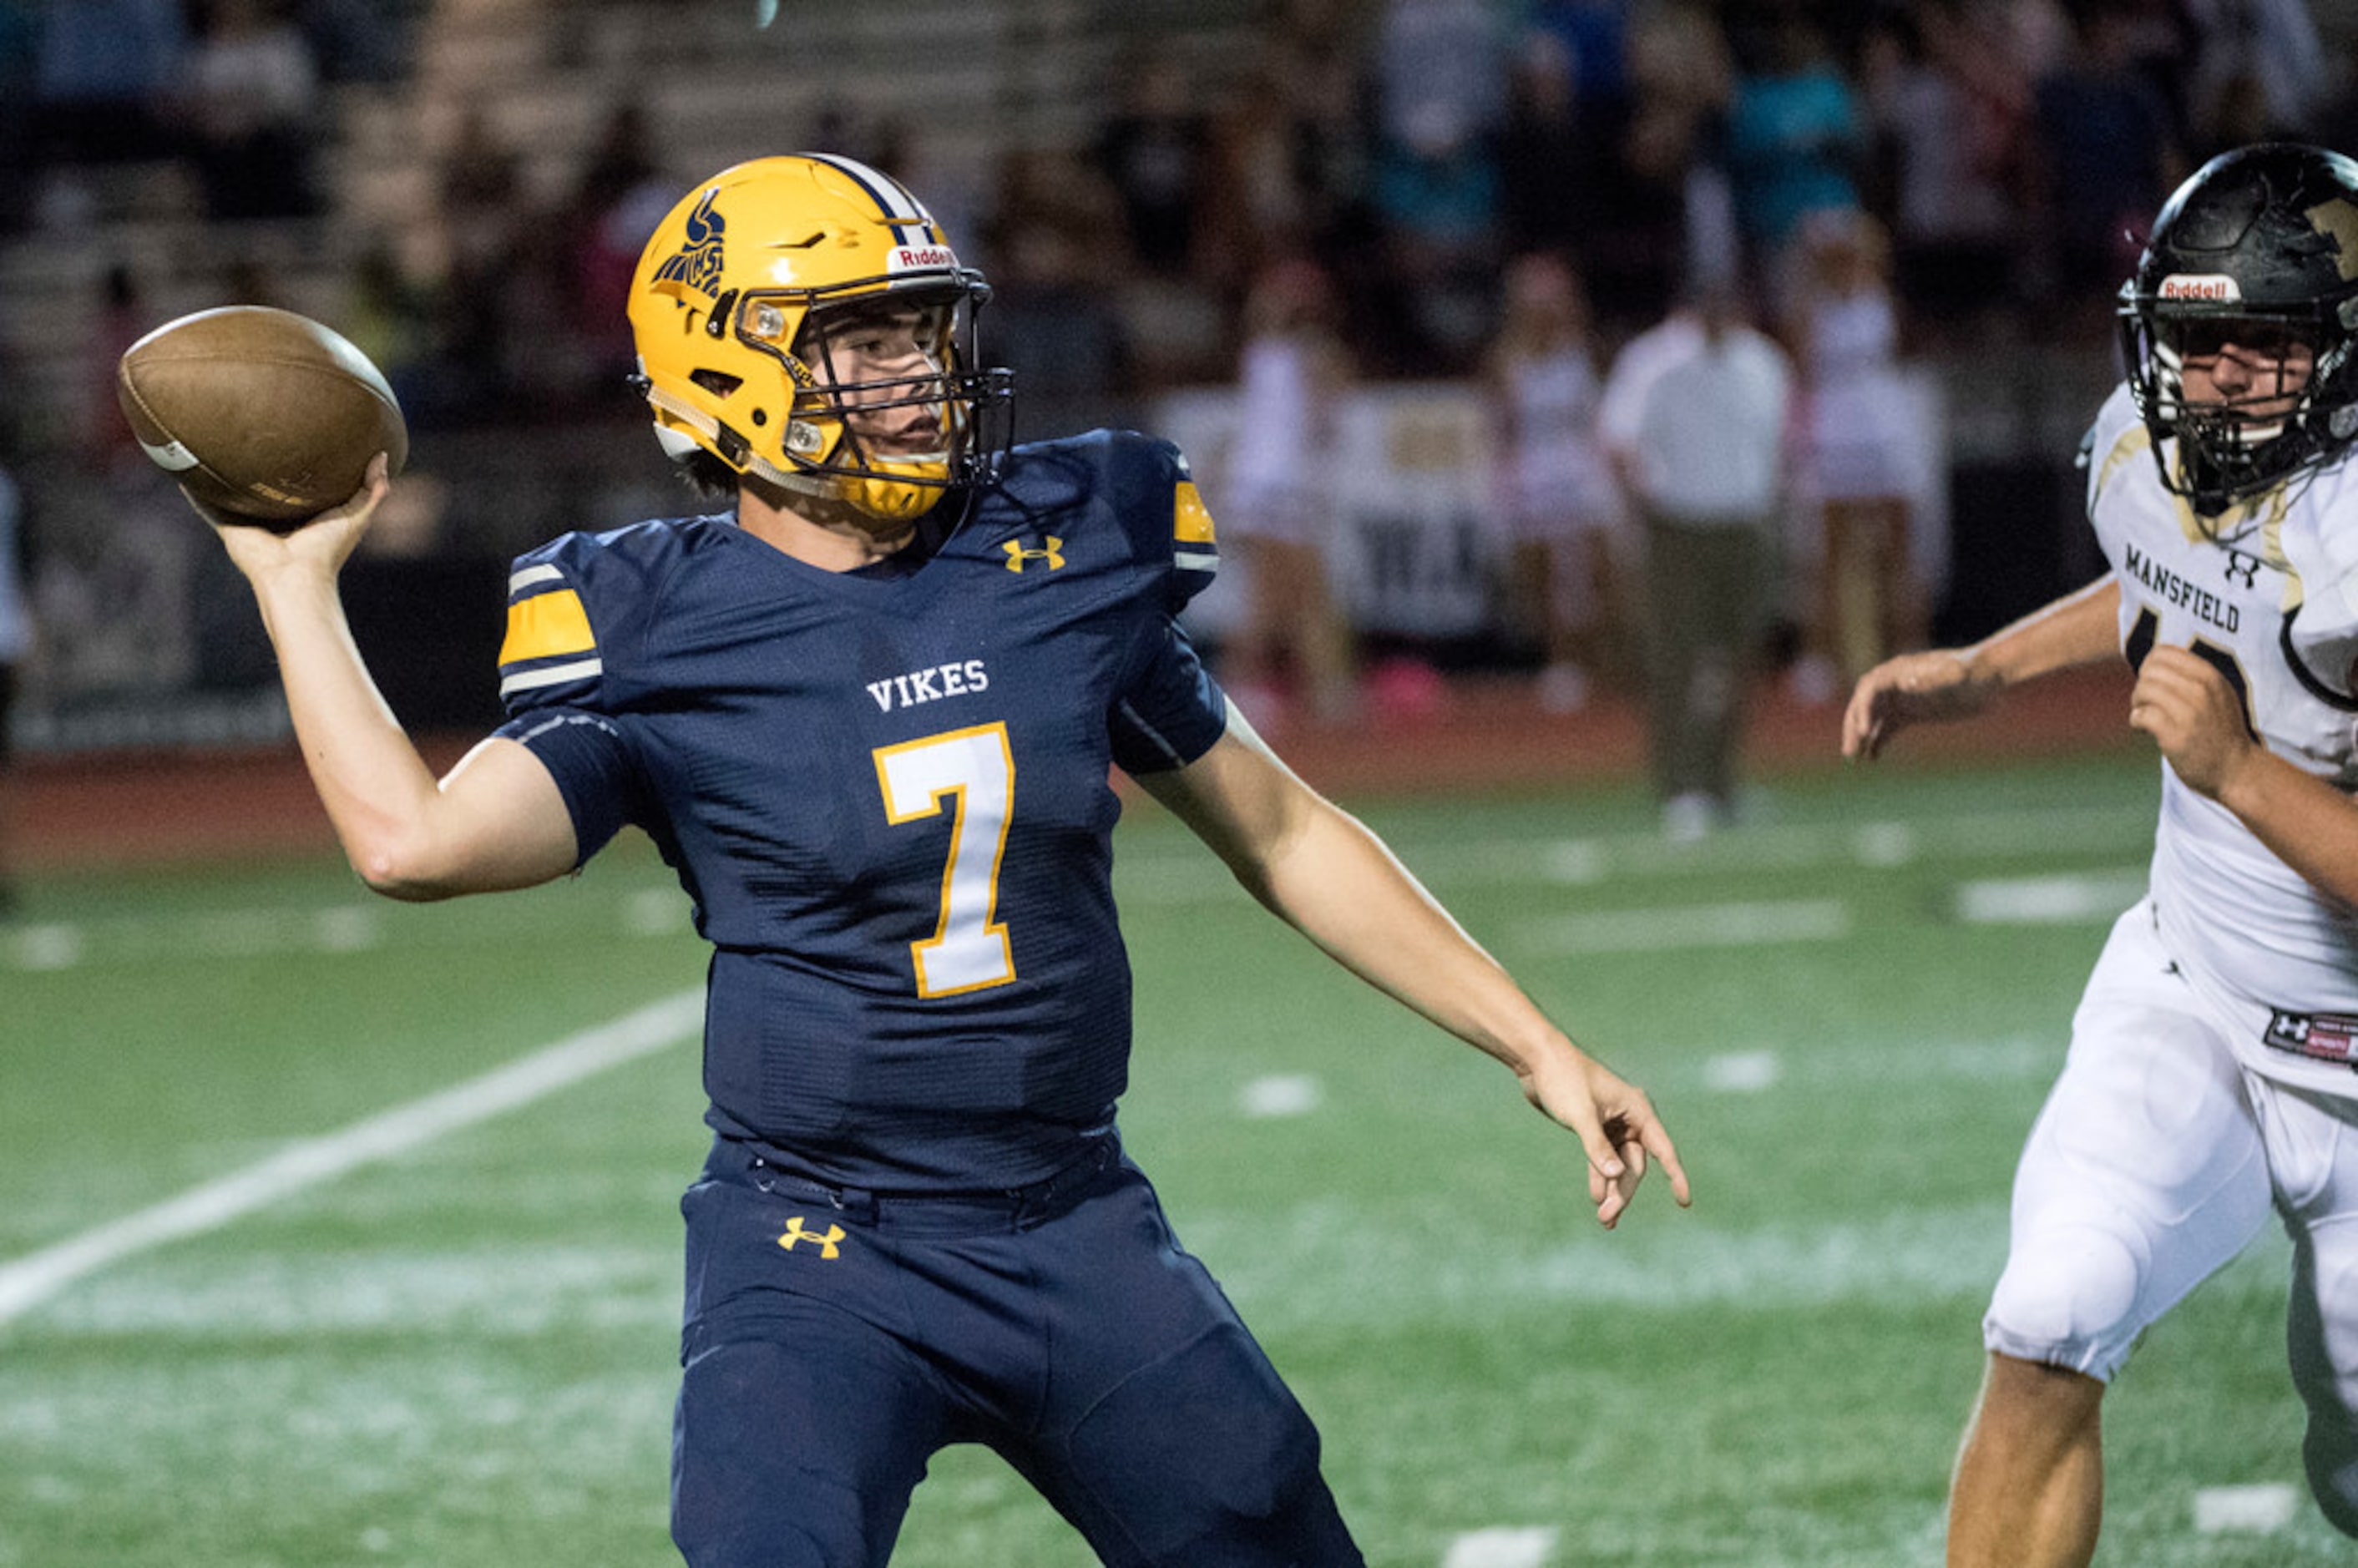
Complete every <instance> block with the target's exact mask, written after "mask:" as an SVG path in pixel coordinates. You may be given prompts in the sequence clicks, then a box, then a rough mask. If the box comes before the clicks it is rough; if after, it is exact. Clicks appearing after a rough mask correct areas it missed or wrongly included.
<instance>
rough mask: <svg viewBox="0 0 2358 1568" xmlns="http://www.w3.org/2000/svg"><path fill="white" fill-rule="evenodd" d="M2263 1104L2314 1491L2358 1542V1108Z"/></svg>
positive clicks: (2309, 1101) (2281, 1091) (2287, 1100)
mask: <svg viewBox="0 0 2358 1568" xmlns="http://www.w3.org/2000/svg"><path fill="white" fill-rule="evenodd" d="M2257 1099H2258V1103H2259V1106H2260V1108H2261V1115H2262V1120H2263V1122H2264V1124H2265V1126H2266V1134H2267V1143H2268V1157H2269V1162H2270V1165H2271V1168H2272V1169H2273V1170H2274V1172H2275V1175H2276V1184H2277V1203H2278V1206H2280V1208H2281V1209H2282V1211H2283V1214H2284V1221H2285V1229H2286V1230H2287V1232H2288V1234H2289V1235H2290V1236H2291V1238H2292V1242H2293V1281H2292V1295H2291V1302H2290V1306H2289V1309H2288V1314H2287V1340H2288V1349H2289V1351H2290V1359H2291V1364H2292V1375H2293V1383H2294V1385H2295V1386H2296V1387H2297V1388H2298V1389H2299V1390H2300V1396H2301V1401H2302V1403H2303V1404H2305V1405H2306V1406H2307V1407H2308V1410H2309V1430H2308V1436H2307V1440H2306V1442H2305V1444H2304V1445H2303V1452H2304V1457H2305V1458H2306V1460H2307V1463H2308V1468H2309V1484H2310V1487H2311V1488H2312V1489H2313V1490H2314V1491H2315V1492H2316V1494H2317V1498H2318V1502H2319V1504H2320V1507H2322V1508H2323V1509H2324V1510H2325V1512H2326V1515H2327V1517H2328V1518H2330V1519H2332V1520H2333V1521H2334V1523H2335V1524H2337V1525H2338V1526H2340V1527H2341V1528H2342V1530H2346V1531H2350V1532H2352V1533H2353V1534H2358V1102H2353V1101H2352V1100H2349V1099H2343V1098H2330V1097H2326V1096H2312V1095H2308V1094H2304V1093H2301V1092H2299V1091H2298V1090H2293V1089H2288V1088H2283V1087H2277V1086H2273V1085H2262V1086H2261V1087H2259V1089H2258V1091H2257Z"/></svg>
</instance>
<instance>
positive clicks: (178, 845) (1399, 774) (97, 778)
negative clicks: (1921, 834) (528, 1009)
mask: <svg viewBox="0 0 2358 1568" xmlns="http://www.w3.org/2000/svg"><path fill="white" fill-rule="evenodd" d="M2128 690H2129V676H2128V672H2127V671H2126V670H2125V669H2120V670H2111V669H2107V670H2103V671H2098V672H2094V673H2092V674H2082V675H2074V676H2065V677H2058V678H2056V679H2054V680H2052V681H2050V682H2049V683H2047V684H2046V685H2045V686H2044V687H2040V688H2039V690H2037V691H2035V692H2031V693H2026V694H2022V695H2019V696H2017V698H2016V699H2015V700H2014V701H2013V702H2012V703H2011V704H2009V705H2008V706H2007V707H2006V708H2005V709H2004V710H2003V711H2002V712H2000V713H1999V714H1996V715H1995V716H1992V717H1989V718H1985V719H1977V720H1974V722H1972V723H1968V724H1958V725H1952V726H1948V727H1945V728H1942V729H1937V730H1921V731H1915V732H1911V733H1910V734H1909V735H1908V736H1907V737H1906V738H1905V739H1903V740H1902V741H1900V742H1899V743H1898V747H1897V748H1896V750H1895V752H1894V756H1893V760H1892V761H1891V762H1887V764H1885V765H1887V766H1910V765H1916V764H1920V763H1942V764H1953V763H1956V762H1998V761H2003V760H2005V759H2006V758H2009V757H2028V756H2050V755H2062V754H2067V753H2071V752H2093V751H2117V750H2123V749H2136V748H2138V747H2142V746H2143V745H2145V744H2146V742H2145V741H2144V740H2143V738H2142V737H2140V736H2137V735H2136V734H2134V733H2132V732H2131V731H2130V730H2128V728H2127V719H2126V715H2127V711H2128ZM1840 722H1841V708H1840V707H1839V706H1836V705H1823V706H1811V705H1804V704H1800V703H1796V702H1794V701H1792V700H1791V699H1790V698H1788V697H1784V696H1783V695H1781V694H1764V695H1763V697H1762V698H1761V699H1760V701H1759V703H1758V707H1757V708H1756V710H1755V714H1754V718H1753V720H1752V724H1751V728H1750V731H1749V735H1748V738H1747V748H1746V751H1747V766H1748V768H1749V769H1751V770H1752V771H1753V772H1755V773H1759V774H1764V775H1774V774H1779V773H1785V774H1790V773H1796V772H1803V771H1816V772H1825V771H1830V770H1833V769H1835V768H1838V767H1840V766H1841V765H1842V764H1841V762H1840V760H1839V758H1838V757H1837V756H1836V754H1835V752H1836V746H1837V743H1838V742H1837V737H1838V733H1839V726H1840ZM1265 729H1266V730H1268V732H1269V734H1270V738H1271V741H1272V742H1273V743H1274V744H1275V745H1276V746H1277V748H1278V749H1279V751H1281V752H1282V753H1283V754H1284V755H1285V757H1286V759H1287V760H1288V761H1289V762H1292V763H1293V767H1294V768H1295V770H1296V771H1298V772H1299V773H1302V775H1303V777H1304V778H1306V779H1308V780H1309V781H1310V782H1311V783H1312V784H1315V785H1317V786H1318V787H1319V788H1320V789H1323V790H1325V791H1326V792H1328V793H1329V794H1333V795H1346V796H1347V795H1374V794H1387V793H1389V794H1403V793H1424V792H1434V791H1443V790H1455V791H1480V790H1513V789H1531V788H1540V787H1545V786H1547V785H1550V784H1561V783H1564V782H1567V781H1581V782H1594V781H1599V780H1611V779H1626V780H1634V779H1637V778H1639V777H1642V776H1643V773H1644V768H1645V730H1644V725H1643V722H1642V719H1641V717H1640V715H1639V713H1638V712H1637V711H1635V710H1634V709H1632V708H1628V707H1626V706H1622V705H1617V704H1610V703H1606V704H1598V705H1596V706H1594V707H1592V708H1588V709H1586V710H1585V711H1583V712H1580V713H1576V714H1572V715H1567V716H1561V717H1558V716H1551V715H1547V714H1543V713H1541V711H1539V709H1538V708H1536V707H1535V706H1534V705H1533V704H1532V702H1531V699H1530V697H1529V696H1528V695H1527V693H1526V691H1525V689H1524V688H1523V687H1521V686H1520V685H1518V684H1501V683H1482V684H1464V685H1459V686H1457V687H1453V688H1451V689H1450V691H1449V692H1448V694H1447V696H1446V697H1445V698H1444V700H1443V702H1442V703H1441V705H1440V706H1439V708H1438V709H1437V710H1436V711H1434V712H1432V713H1430V714H1426V715H1422V716H1400V717H1390V718H1388V717H1385V716H1383V715H1380V714H1378V715H1374V716H1371V717H1369V718H1368V719H1363V720H1361V721H1359V722H1357V723H1355V724H1352V725H1348V726H1313V725H1303V726H1295V727H1280V726H1265ZM466 744H467V740H466V738H463V737H462V738H435V739H431V740H429V741H427V742H426V744H425V746H424V750H425V751H426V752H427V757H428V760H429V761H431V762H434V763H435V765H436V766H437V767H438V768H441V767H447V766H448V765H449V763H450V762H454V761H456V760H457V758H458V756H459V754H460V752H461V751H463V750H464V748H465V745H466ZM15 794H16V804H15V809H14V811H13V813H12V816H13V817H14V825H13V831H12V834H11V838H12V839H13V849H14V852H13V855H12V856H11V858H12V859H13V860H15V862H16V864H17V865H18V866H19V867H20V868H22V869H24V870H26V871H36V872H58V871H78V870H86V869H93V868H99V867H119V866H149V865H181V864H191V863H203V862H208V861H213V862H218V861H221V860H243V859H252V858H260V857H282V856H290V855H304V854H315V853H319V852H321V851H325V850H328V849H332V848H333V846H334V838H333V836H332V835H331V834H330V831H329V827H328V821H327V817H326V815H325V814H324V813H323V812H322V811H321V810H320V807H319V802H318V800H317V798H316V797H315V796H314V795H312V793H311V786H310V783H309V781H308V778H307V777H306V776H305V774H304V772H303V766H302V760H301V758H300V757H299V756H298V755H297V752H295V750H294V748H293V747H292V746H291V745H290V746H287V747H283V748H269V749H263V750H245V751H238V752H167V753H142V754H135V755H125V754H123V753H104V754H97V755H89V756H78V757H61V758H44V757H28V758H25V759H22V760H21V762H20V764H19V766H18V769H17V778H16V790H15Z"/></svg>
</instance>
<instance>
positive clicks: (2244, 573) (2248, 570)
mask: <svg viewBox="0 0 2358 1568" xmlns="http://www.w3.org/2000/svg"><path fill="white" fill-rule="evenodd" d="M2227 580H2228V581H2229V582H2238V581H2240V582H2241V583H2242V584H2243V585H2244V587H2245V588H2257V587H2258V586H2259V582H2260V557H2257V556H2247V555H2245V554H2244V552H2243V551H2241V550H2230V551H2228V552H2227Z"/></svg>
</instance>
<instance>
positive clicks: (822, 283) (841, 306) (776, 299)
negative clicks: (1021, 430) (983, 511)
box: [630, 153, 1012, 523]
mask: <svg viewBox="0 0 2358 1568" xmlns="http://www.w3.org/2000/svg"><path fill="white" fill-rule="evenodd" d="M989 297H990V286H989V285H988V284H987V283H985V282H984V281H983V277H982V274H981V273H979V272H978V271H976V270H975V269H974V268H972V267H965V266H960V265H958V261H957V256H956V255H955V254H952V252H951V250H950V247H949V242H948V241H947V240H946V238H945V237H944V236H943V234H942V231H941V228H940V226H939V225H938V224H936V222H934V220H933V217H932V215H931V214H930V213H928V212H927V211H925V204H924V203H922V202H920V201H919V200H917V199H916V198H915V197H914V196H912V195H911V194H910V193H909V191H908V190H907V189H906V188H905V187H903V185H901V183H900V182H899V181H897V180H895V179H892V178H890V177H889V176H887V175H883V174H880V173H878V172H877V171H876V170H874V169H872V168H868V167H867V166H866V165H864V164H860V163H856V162H854V161H853V160H852V159H850V158H847V157H834V156H832V155H830V154H826V153H798V154H795V155H793V156H791V157H769V158H758V159H755V160H754V161H752V162H750V163H741V164H739V165H737V166H736V167H735V168H729V169H724V170H723V171H722V172H720V173H719V174H717V175H714V176H713V177H712V178H710V179H708V180H706V181H704V182H703V183H702V184H700V185H698V187H697V188H696V189H693V190H691V191H689V192H688V193H687V196H685V197H683V198H681V200H680V201H679V203H678V205H676V206H675V207H674V208H673V209H672V210H671V211H670V212H669V213H668V214H667V215H666V216H665V219H664V221H663V222H662V223H661V224H660V225H659V226H658V227H657V228H656V230H655V232H654V237H653V238H651V239H649V240H648V241H647V245H646V249H645V251H644V253H642V254H641V255H640V257H639V265H638V270H637V272H636V273H635V274H634V275H633V277H632V279H631V300H630V317H631V332H632V335H633V339H634V340H635V341H636V345H637V350H638V360H639V378H638V384H639V387H640V390H641V391H642V392H644V394H645V395H646V399H647V402H648V404H649V406H652V407H653V408H654V424H655V437H656V438H657V439H658V440H659V441H661V442H662V443H663V447H664V450H665V452H667V453H668V454H670V455H671V457H672V458H673V459H674V460H679V461H685V460H687V459H688V458H690V457H692V456H693V455H694V454H695V453H696V452H698V451H699V450H701V451H706V452H709V453H711V454H712V455H713V456H714V457H716V458H718V459H719V460H720V461H721V462H722V463H724V464H726V465H727V466H728V468H729V469H730V470H731V471H733V472H735V473H738V474H752V475H754V476H756V477H758V478H761V479H763V480H766V481H769V482H771V483H773V484H774V485H777V486H779V487H780V488H782V489H784V490H786V491H788V492H792V493H795V494H802V495H811V496H817V497H820V498H824V499H827V500H831V501H838V502H843V503H849V505H851V506H852V507H854V508H856V509H857V510H858V511H860V512H861V513H863V514H867V515H868V516H871V517H873V518H877V519H879V520H881V521H884V522H888V523H898V522H906V521H909V520H912V519H914V518H916V517H918V516H921V515H923V514H925V512H927V511H928V510H930V509H931V508H932V506H933V505H934V503H936V501H938V500H940V499H941V497H942V494H943V492H945V491H946V490H948V489H950V488H951V487H953V486H955V485H960V484H966V483H970V482H973V481H976V480H978V479H979V478H980V477H982V476H983V475H984V474H985V473H986V472H987V471H988V470H989V469H990V465H991V464H992V462H993V461H995V460H996V457H997V455H998V453H999V451H1000V450H1003V449H1004V445H1005V442H1004V440H1003V439H1002V440H1001V442H999V443H998V444H997V446H995V447H989V448H988V449H987V447H986V443H985V442H984V441H983V440H982V438H981V436H980V427H981V425H982V422H983V420H984V418H985V416H986V410H987V409H988V410H991V411H997V410H1000V409H1002V408H1003V407H1004V406H1006V405H1007V403H1008V401H1009V398H1010V395H1011V381H1012V377H1011V375H1010V373H1008V372H1007V371H1004V370H989V371H979V372H978V371H973V370H969V369H968V368H967V367H968V366H969V365H970V364H972V362H973V361H974V314H975V311H976V309H977V308H979V306H980V305H981V304H982V302H983V301H984V300H986V299H988V298H989ZM886 304H889V305H891V306H893V307H902V306H908V307H914V308H915V309H916V311H917V320H918V322H919V323H920V326H919V331H920V334H921V346H922V348H923V350H924V362H925V367H926V368H925V369H924V370H923V371H921V372H919V373H915V374H911V375H896V376H893V377H892V378H891V379H889V380H869V381H855V382H841V381H838V378H837V376H836V375H835V374H834V373H833V367H832V366H831V364H830V363H829V362H828V357H827V336H828V334H827V330H825V329H826V324H827V321H828V320H829V319H831V318H833V317H836V316H838V314H839V313H842V312H846V311H851V310H861V309H867V310H872V309H874V308H877V307H878V306H880V305H886ZM814 318H816V319H817V330H813V327H814ZM909 406H926V407H930V408H932V409H933V410H935V413H936V417H937V418H938V420H939V422H940V427H941V442H940V444H939V446H938V447H936V448H935V449H930V450H926V451H923V452H897V453H892V454H885V453H881V452H876V451H870V450H864V449H862V445H861V441H860V435H859V433H858V431H857V430H856V429H855V428H854V421H853V419H851V418H848V417H847V416H848V415H852V414H855V413H856V414H857V415H859V416H872V415H874V414H875V413H876V412H877V411H878V410H880V409H888V408H905V407H909Z"/></svg>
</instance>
